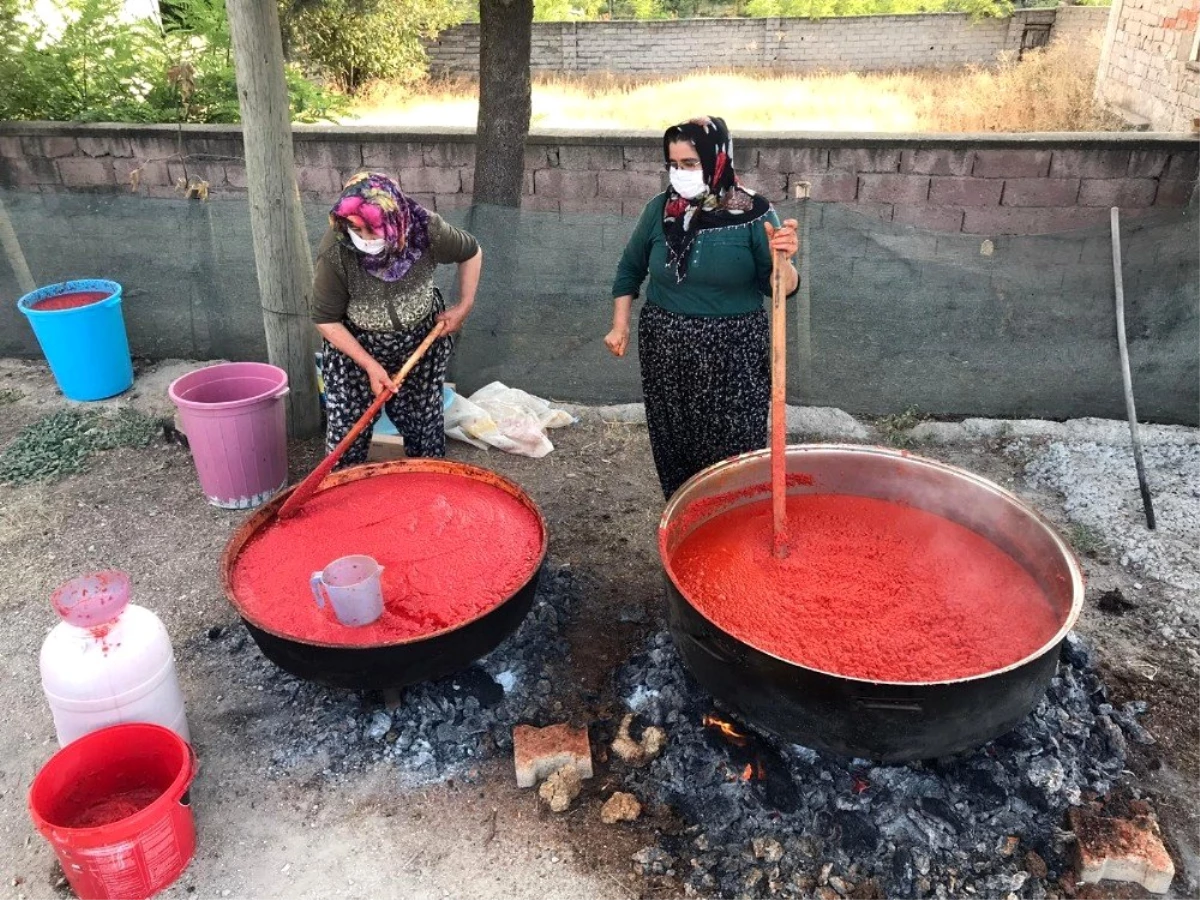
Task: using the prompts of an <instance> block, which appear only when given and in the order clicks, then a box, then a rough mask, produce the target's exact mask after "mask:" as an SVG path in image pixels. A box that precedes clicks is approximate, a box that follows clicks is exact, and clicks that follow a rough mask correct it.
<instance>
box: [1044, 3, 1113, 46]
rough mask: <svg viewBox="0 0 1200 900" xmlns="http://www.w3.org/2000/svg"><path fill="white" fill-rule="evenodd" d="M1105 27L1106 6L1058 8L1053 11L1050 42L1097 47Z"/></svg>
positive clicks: (1102, 38) (1106, 21)
mask: <svg viewBox="0 0 1200 900" xmlns="http://www.w3.org/2000/svg"><path fill="white" fill-rule="evenodd" d="M1107 27H1108V7H1106V6H1060V7H1058V9H1056V10H1054V28H1053V29H1052V30H1051V40H1054V41H1066V42H1070V43H1073V44H1079V45H1083V44H1087V43H1094V44H1095V45H1096V46H1097V47H1098V46H1100V44H1101V43H1103V41H1104V31H1105V29H1106V28H1107Z"/></svg>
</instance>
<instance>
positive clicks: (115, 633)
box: [41, 571, 191, 747]
mask: <svg viewBox="0 0 1200 900" xmlns="http://www.w3.org/2000/svg"><path fill="white" fill-rule="evenodd" d="M50 602H51V603H52V604H53V606H54V610H55V612H57V613H58V614H59V615H60V616H61V617H62V619H63V621H62V622H60V623H59V624H58V625H55V626H54V628H53V629H51V631H50V634H48V635H47V636H46V640H45V642H43V644H42V656H41V669H42V690H43V691H45V693H46V699H47V700H48V701H50V710H51V712H52V713H53V714H54V727H55V730H56V731H57V732H58V743H59V746H64V747H65V746H66V745H67V744H69V743H71V741H73V740H76V739H77V738H80V737H83V735H85V734H87V733H89V732H92V731H96V730H97V729H100V728H105V727H107V726H109V725H119V724H123V723H125V722H150V723H153V724H155V725H163V726H165V727H167V728H170V729H171V730H173V731H175V732H176V733H177V734H179V736H180V737H182V738H183V739H184V740H185V741H188V740H190V739H191V738H190V735H189V734H188V726H187V713H186V711H185V710H184V706H183V693H182V692H181V691H180V690H179V680H178V678H177V677H176V675H175V653H174V651H173V650H172V649H171V639H170V637H169V636H168V635H167V629H166V628H165V627H164V626H163V623H162V622H161V621H159V618H158V616H156V615H155V614H154V613H152V612H150V610H148V609H146V608H144V607H141V606H137V605H136V604H133V603H130V602H129V576H128V575H126V574H125V573H124V572H117V571H107V572H96V573H94V574H92V575H82V576H80V577H79V578H75V579H72V580H71V581H68V582H67V583H66V584H64V585H62V586H60V587H59V588H58V590H56V591H55V592H54V594H53V596H52V597H51V598H50Z"/></svg>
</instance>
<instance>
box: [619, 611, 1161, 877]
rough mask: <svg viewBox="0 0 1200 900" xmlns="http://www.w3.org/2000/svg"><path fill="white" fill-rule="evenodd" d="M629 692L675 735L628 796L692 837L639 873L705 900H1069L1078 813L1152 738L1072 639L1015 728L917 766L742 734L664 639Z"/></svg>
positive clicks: (638, 666) (646, 654) (636, 663)
mask: <svg viewBox="0 0 1200 900" xmlns="http://www.w3.org/2000/svg"><path fill="white" fill-rule="evenodd" d="M616 687H617V691H618V695H619V696H620V697H622V698H624V699H625V701H626V703H627V704H628V706H629V708H630V709H631V710H632V711H633V712H635V713H636V714H637V716H638V719H639V721H640V723H641V724H642V725H643V726H645V725H651V724H653V725H659V726H661V727H664V728H665V729H666V730H667V745H666V748H665V749H664V751H663V753H662V754H661V755H660V756H659V757H658V758H657V759H655V760H654V761H653V762H651V763H650V764H649V765H648V766H646V767H644V768H632V767H630V768H618V771H619V773H620V775H621V777H622V779H623V781H624V788H623V789H625V790H629V791H630V792H631V793H634V794H635V795H637V796H638V797H640V798H641V799H642V800H643V802H646V801H650V802H652V803H659V804H665V805H666V806H669V807H670V808H672V809H673V810H674V811H675V812H676V813H677V814H678V816H679V817H680V818H682V820H683V821H684V822H685V823H686V825H685V835H686V836H687V839H686V840H685V841H683V842H682V843H680V842H679V841H678V839H674V838H673V839H671V840H670V841H666V842H662V843H661V844H660V847H659V849H660V850H662V851H663V852H665V853H667V854H668V856H670V859H669V860H665V859H663V858H662V857H661V855H654V856H653V863H652V865H650V866H648V867H647V866H645V865H643V864H642V863H641V862H640V861H639V860H638V859H635V860H634V865H635V867H636V868H638V869H639V871H643V872H644V873H645V874H648V875H649V874H658V873H659V872H660V870H665V869H666V868H672V869H674V870H675V871H676V872H678V873H679V875H680V877H681V878H682V879H683V881H684V883H685V887H686V889H687V891H688V892H689V893H690V894H693V895H700V896H750V897H755V896H763V897H768V896H780V897H800V896H813V895H814V892H815V893H816V894H817V895H819V896H828V897H837V896H888V897H947V896H969V895H971V894H974V895H976V896H980V897H992V896H995V897H1007V896H1010V895H1014V896H1017V897H1029V898H1036V900H1040V898H1044V897H1048V896H1058V895H1059V893H1060V891H1061V888H1060V886H1059V884H1058V879H1059V877H1060V876H1061V875H1062V874H1063V873H1064V871H1065V870H1066V869H1067V867H1068V862H1067V855H1068V850H1069V846H1068V845H1067V843H1066V840H1067V839H1068V835H1067V834H1066V832H1064V831H1063V830H1062V826H1063V824H1064V816H1065V812H1066V810H1067V808H1068V807H1070V806H1074V805H1080V804H1083V803H1087V802H1089V801H1091V800H1094V799H1096V798H1098V797H1103V796H1105V795H1107V794H1109V792H1110V791H1112V790H1113V789H1114V788H1115V787H1116V786H1117V785H1118V783H1119V782H1120V780H1121V775H1122V771H1123V769H1124V767H1125V756H1126V752H1127V748H1128V744H1129V742H1130V741H1140V742H1150V741H1152V740H1153V738H1152V737H1151V736H1150V735H1149V734H1148V733H1147V732H1146V731H1145V729H1144V728H1142V727H1141V725H1140V724H1139V723H1138V721H1137V717H1138V716H1139V715H1141V713H1143V712H1144V711H1145V709H1146V707H1145V704H1144V703H1140V702H1135V703H1128V704H1125V705H1124V706H1122V707H1119V708H1118V707H1114V706H1113V705H1112V704H1110V703H1109V702H1108V699H1107V693H1106V690H1105V687H1104V684H1103V682H1102V681H1101V680H1100V678H1099V675H1098V673H1097V671H1096V669H1095V667H1094V664H1093V659H1092V653H1091V650H1090V648H1089V647H1088V645H1087V644H1086V643H1085V642H1084V641H1083V640H1082V639H1081V638H1079V637H1077V636H1076V635H1074V634H1072V635H1069V636H1068V639H1067V640H1066V641H1065V642H1064V644H1063V648H1062V654H1061V661H1060V665H1059V668H1058V671H1057V673H1056V674H1055V676H1054V677H1053V679H1052V680H1051V682H1050V685H1049V689H1048V690H1047V692H1046V695H1045V696H1044V697H1043V698H1042V700H1041V701H1040V702H1039V704H1038V706H1037V708H1036V709H1035V710H1034V711H1033V712H1032V713H1031V714H1030V715H1029V716H1028V717H1027V718H1026V719H1025V720H1024V721H1023V722H1022V723H1021V724H1020V725H1018V726H1017V727H1016V728H1015V729H1013V730H1012V731H1010V732H1008V733H1007V734H1005V735H1002V736H1000V737H999V738H997V739H995V740H993V741H991V742H990V743H988V744H987V745H985V746H984V747H981V748H979V749H978V750H975V751H973V752H970V753H965V754H961V755H958V756H955V757H950V758H945V759H937V760H929V761H924V762H918V763H911V764H906V765H880V764H876V763H874V762H872V761H870V760H864V759H853V760H847V759H843V758H839V757H837V756H834V755H832V754H825V753H821V752H818V751H816V750H812V749H809V748H807V747H801V746H798V745H795V744H790V743H787V742H785V741H782V740H780V739H778V738H775V737H773V736H771V735H767V734H763V733H760V732H758V731H756V730H754V729H753V727H752V726H750V725H749V724H747V723H744V722H738V721H736V720H735V719H734V718H733V717H732V716H730V715H728V714H727V713H725V712H723V711H721V710H720V709H718V708H716V707H714V705H713V701H712V699H711V698H710V697H709V696H708V695H707V694H706V693H705V692H704V691H703V689H702V688H700V687H699V686H698V685H697V684H696V683H695V682H694V681H693V680H692V679H691V677H690V675H689V674H688V673H687V671H686V669H685V668H684V666H683V663H682V661H681V659H680V657H679V655H678V653H677V652H676V650H675V647H674V644H673V642H672V640H671V638H670V635H669V634H668V633H667V632H659V633H657V634H655V635H653V636H652V637H651V638H650V639H649V641H648V643H647V645H646V646H645V648H644V649H643V650H642V651H641V652H639V653H637V654H636V655H634V656H633V657H632V658H630V660H629V661H628V662H627V663H626V664H625V665H624V666H623V667H622V668H621V669H620V670H619V671H618V672H617V674H616ZM706 716H716V717H717V718H718V719H719V720H722V721H724V722H725V723H726V725H728V726H729V727H730V728H731V729H732V730H733V731H734V733H735V734H736V735H739V736H740V738H734V739H731V738H730V737H729V736H728V735H727V734H723V733H722V731H721V729H720V728H719V727H714V725H712V724H709V725H706V724H705V719H706ZM710 721H712V720H710ZM768 846H769V847H771V848H774V847H779V848H782V852H779V851H772V852H767V851H765V850H764V848H765V847H768ZM647 860H650V857H649V856H647ZM839 888H840V890H839Z"/></svg>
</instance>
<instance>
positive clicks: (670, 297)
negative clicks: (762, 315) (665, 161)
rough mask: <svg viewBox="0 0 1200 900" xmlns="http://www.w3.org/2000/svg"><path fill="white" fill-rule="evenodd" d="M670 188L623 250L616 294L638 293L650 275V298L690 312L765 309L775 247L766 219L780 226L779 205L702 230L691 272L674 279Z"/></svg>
mask: <svg viewBox="0 0 1200 900" xmlns="http://www.w3.org/2000/svg"><path fill="white" fill-rule="evenodd" d="M666 202H667V195H666V193H665V192H664V193H662V194H659V195H658V196H657V197H655V198H653V199H652V200H651V201H650V202H649V203H647V204H646V208H645V209H643V210H642V215H641V218H639V219H638V222H637V226H636V227H635V228H634V230H633V235H632V236H631V237H630V238H629V243H628V244H626V246H625V252H624V253H623V254H621V261H620V262H619V263H618V264H617V277H616V280H614V281H613V287H612V295H613V297H614V298H615V297H623V296H625V295H626V294H629V295H632V296H634V297H636V296H638V294H639V293H640V291H641V286H642V282H643V281H645V280H646V275H647V274H649V276H650V286H649V287H648V288H647V289H646V302H648V303H653V304H655V305H656V306H661V307H662V308H663V309H666V310H669V311H670V312H675V313H680V314H682V315H685V316H736V315H740V314H742V313H748V312H754V311H755V310H758V309H762V305H763V297H764V296H767V295H769V294H770V293H771V248H770V246H769V245H768V244H767V234H766V231H765V230H764V229H763V222H770V223H771V224H772V225H774V226H776V227H778V226H779V217H778V216H777V215H776V214H775V210H774V209H770V210H768V211H767V214H766V215H765V216H760V217H759V218H758V219H755V220H753V221H750V222H745V223H739V224H737V225H731V226H729V227H726V228H709V229H706V230H704V231H701V232H700V233H699V234H698V235H697V236H696V241H695V243H694V244H692V251H691V256H690V257H689V258H688V270H687V277H685V278H684V280H683V281H682V282H679V281H677V280H676V278H675V270H674V269H672V268H670V267H668V265H667V239H666V236H665V235H664V234H663V223H662V219H663V207H664V206H665V205H666Z"/></svg>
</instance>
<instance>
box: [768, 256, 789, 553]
mask: <svg viewBox="0 0 1200 900" xmlns="http://www.w3.org/2000/svg"><path fill="white" fill-rule="evenodd" d="M786 265H787V254H785V253H784V252H783V251H782V250H776V251H774V252H772V253H771V519H772V524H773V538H774V540H773V542H772V549H773V551H774V554H775V557H776V558H777V559H782V558H783V557H785V556H787V555H788V533H787V482H786V478H785V471H786V468H787V466H786V463H787V458H786V454H787V446H786V445H787V320H786V319H785V318H784V299H785V297H786V296H787V294H786V292H785V291H784V288H783V277H784V276H783V273H784V267H785V266H786Z"/></svg>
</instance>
